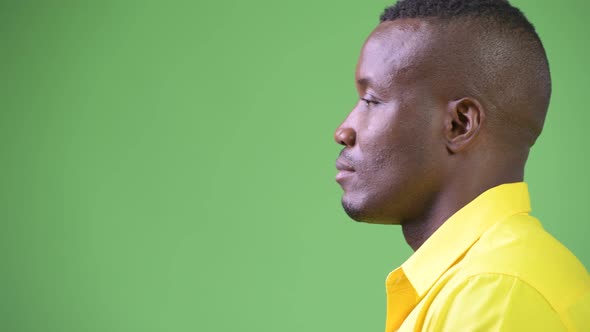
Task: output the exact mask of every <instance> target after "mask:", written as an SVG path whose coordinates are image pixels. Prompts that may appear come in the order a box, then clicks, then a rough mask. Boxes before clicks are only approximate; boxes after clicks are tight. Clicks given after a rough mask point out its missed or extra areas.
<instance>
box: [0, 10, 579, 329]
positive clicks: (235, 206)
mask: <svg viewBox="0 0 590 332" xmlns="http://www.w3.org/2000/svg"><path fill="white" fill-rule="evenodd" d="M391 4H392V2H390V1H382V0H363V1H330V0H328V1H312V0H299V1H271V0H252V1H237V0H225V1H202V0H199V1H126V0H116V1H115V0H111V1H106V0H105V1H10V2H9V1H3V2H2V4H0V41H1V43H2V47H1V52H0V59H1V61H0V73H1V75H0V85H1V87H0V152H1V163H0V165H1V166H0V204H1V205H0V211H1V213H2V216H1V221H0V225H1V230H0V262H1V264H2V268H1V271H0V294H1V295H0V331H7V332H81V331H85V332H134V331H137V332H156V331H157V332H184V331H187V332H188V331H191V332H194V331H202V332H212V331H255V332H264V331H268V332H276V331H282V332H288V331H298V332H299V331H312V332H313V331H340V332H343V331H381V330H383V328H384V324H385V287H384V284H385V277H386V276H387V274H388V273H389V272H390V271H391V270H393V269H394V268H396V267H397V266H398V265H399V264H401V263H402V262H403V261H404V260H405V259H406V258H407V257H409V256H410V254H411V253H412V252H411V250H410V248H409V247H408V245H407V244H406V243H405V241H404V239H403V236H402V234H401V229H400V228H399V227H397V226H393V227H387V226H377V225H366V224H360V223H356V222H353V221H351V220H350V219H349V218H348V217H347V216H346V215H345V213H344V212H343V211H342V208H341V205H340V197H341V193H342V192H341V189H340V186H339V185H338V184H336V182H335V181H334V176H335V175H336V169H335V167H334V161H335V159H336V157H337V155H338V153H339V151H340V149H341V147H340V146H338V145H337V144H336V143H334V140H333V133H334V130H335V129H336V127H337V126H338V124H339V123H340V122H341V121H342V120H343V119H344V117H345V116H346V114H347V113H348V112H349V111H350V110H351V109H352V107H353V105H354V104H355V103H356V102H357V100H358V96H357V94H356V90H355V88H354V69H355V65H356V61H357V57H358V55H359V52H360V48H361V46H362V43H363V41H364V40H365V38H366V37H367V35H368V34H369V32H371V31H372V29H373V28H374V27H375V26H376V25H377V23H378V17H379V15H380V14H381V11H382V10H383V9H384V8H385V7H386V6H388V5H391ZM513 4H515V5H516V6H518V7H520V8H521V9H522V10H523V11H524V12H525V14H526V15H527V16H528V18H529V19H530V20H531V21H532V22H533V24H534V25H535V26H536V28H537V30H538V32H539V34H540V36H541V38H542V40H543V42H544V44H545V47H546V48H547V52H548V56H549V59H550V64H551V70H552V74H553V98H552V101H551V106H550V110H549V115H548V118H547V122H546V127H545V130H544V133H543V134H542V136H541V138H540V139H539V140H538V141H537V144H536V145H535V146H534V148H533V150H532V153H531V155H530V159H529V162H528V164H527V173H526V181H527V182H528V183H529V187H530V191H531V195H532V205H533V213H532V214H533V215H534V216H536V217H538V218H539V219H540V220H541V222H542V223H543V225H544V227H545V228H546V229H548V230H549V232H551V233H552V234H553V235H554V236H555V237H557V238H558V239H559V240H560V241H562V242H563V243H564V244H565V245H566V246H567V247H569V248H570V249H571V250H572V251H573V252H574V253H575V254H576V255H577V256H578V257H579V259H580V260H581V261H582V262H583V263H584V264H585V266H586V267H590V241H589V240H588V235H589V234H590V218H589V214H588V207H589V205H590V194H589V188H590V175H589V173H590V159H589V155H590V148H589V146H590V138H589V137H590V136H589V133H590V127H589V126H590V107H589V106H588V103H587V102H588V98H589V92H588V90H589V87H590V67H589V65H590V62H589V57H588V54H589V53H590V46H589V42H590V39H589V38H588V32H590V23H589V20H588V12H589V10H590V5H589V3H588V2H587V1H582V0H571V1H555V0H553V1H548V0H515V1H513ZM548 268H551V267H548Z"/></svg>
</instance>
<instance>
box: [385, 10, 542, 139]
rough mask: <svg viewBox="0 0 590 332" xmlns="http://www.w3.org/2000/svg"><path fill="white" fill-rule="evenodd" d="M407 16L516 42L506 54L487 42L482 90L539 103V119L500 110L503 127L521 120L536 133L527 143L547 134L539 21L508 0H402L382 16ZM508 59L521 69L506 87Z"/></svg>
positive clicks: (482, 36)
mask: <svg viewBox="0 0 590 332" xmlns="http://www.w3.org/2000/svg"><path fill="white" fill-rule="evenodd" d="M403 19H423V20H425V21H429V22H430V23H432V24H434V25H439V26H440V27H444V26H447V25H448V26H453V25H455V24H457V25H458V26H459V27H460V30H465V31H472V32H473V33H474V34H475V35H477V36H478V38H480V39H485V38H486V37H490V36H497V37H498V40H504V41H505V42H506V45H511V46H509V48H510V49H512V51H513V52H514V53H511V54H502V52H503V50H501V49H498V48H497V45H499V44H497V43H489V45H486V46H484V47H485V48H486V49H487V51H486V52H487V54H488V56H489V58H488V59H486V61H485V64H486V66H485V67H486V68H487V69H488V71H487V72H484V75H483V77H484V79H486V80H487V81H482V82H483V84H484V86H483V87H482V89H483V90H486V89H487V90H490V89H491V90H496V91H503V92H505V94H504V95H505V97H504V99H506V101H509V99H507V97H508V95H510V94H511V93H512V94H514V93H516V94H517V95H518V100H516V99H512V100H510V101H509V103H510V102H511V103H512V105H524V104H519V102H526V103H528V105H529V106H534V108H535V109H536V111H537V112H539V113H540V114H541V115H542V116H541V117H540V118H539V120H531V119H528V118H527V119H525V118H523V119H522V120H519V119H517V115H518V113H514V112H510V111H507V110H506V111H500V112H496V113H498V114H497V115H498V116H497V117H496V120H497V125H498V126H505V125H506V124H511V123H512V124H515V125H516V127H517V129H518V130H519V131H520V132H527V133H530V135H529V138H528V139H527V141H528V142H529V143H530V144H529V145H530V146H532V145H533V144H534V141H535V140H536V138H537V137H538V135H539V134H540V133H541V130H542V127H543V121H544V118H545V114H546V112H547V108H548V106H549V99H550V96H551V74H550V70H549V61H548V59H547V53H546V51H545V48H544V46H543V43H542V42H541V39H540V38H539V35H538V34H537V32H536V30H535V27H534V26H533V24H532V23H531V22H530V21H529V20H528V19H527V18H526V17H525V15H524V14H523V13H522V11H521V10H520V9H518V8H516V7H514V6H512V5H511V4H510V3H509V2H508V0H399V1H398V2H397V3H395V4H394V5H392V6H389V7H387V8H385V10H384V11H383V13H382V14H381V16H380V23H384V22H387V21H396V20H403ZM453 31H456V30H452V29H451V30H449V32H450V33H453ZM442 33H445V32H442ZM488 40H493V38H491V39H490V38H488ZM507 62H510V63H511V66H512V67H513V69H515V68H517V67H519V68H520V69H518V70H519V72H518V73H508V74H509V75H511V76H512V77H513V79H512V84H511V85H509V86H504V88H502V87H501V85H502V84H504V82H502V81H497V80H496V79H495V78H494V77H495V76H496V75H502V73H504V74H506V72H505V68H506V67H507V65H508V64H507ZM503 68H504V69H503ZM514 71H515V72H516V69H515V70H514ZM532 95H538V96H541V97H540V98H537V99H536V100H537V101H538V102H536V103H534V105H533V103H532V101H531V100H529V99H531V98H525V97H528V96H532ZM523 108H524V106H523ZM490 120H491V121H493V119H490ZM523 128H526V129H525V130H523Z"/></svg>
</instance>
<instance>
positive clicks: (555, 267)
mask: <svg viewBox="0 0 590 332" xmlns="http://www.w3.org/2000/svg"><path fill="white" fill-rule="evenodd" d="M458 265H459V266H460V267H459V266H458V267H459V268H458V270H457V271H456V274H455V276H454V277H453V279H454V280H453V282H452V285H449V286H451V287H450V288H449V289H448V290H449V291H450V294H449V296H450V297H453V296H454V297H456V298H458V299H469V301H471V300H473V299H472V297H473V296H475V297H478V296H482V294H483V293H485V294H488V293H489V295H486V296H488V297H489V299H490V300H489V301H492V302H494V301H495V300H493V298H494V297H495V296H499V298H497V300H498V301H500V302H501V300H502V296H505V299H506V300H509V302H510V303H511V305H510V307H511V308H513V310H517V311H518V309H517V308H519V304H522V305H523V306H524V307H523V308H525V309H526V310H528V312H533V311H535V310H536V309H534V308H535V306H536V307H537V309H538V311H541V312H542V311H544V310H545V309H546V310H549V311H551V312H555V313H556V314H557V315H558V317H561V319H565V321H566V322H565V324H566V325H570V323H568V322H567V321H568V320H571V319H573V320H579V319H583V320H584V321H586V322H587V323H586V324H590V319H588V318H582V317H581V315H582V316H587V315H588V313H589V312H590V275H589V274H588V272H587V271H586V269H585V268H584V266H583V265H582V263H581V262H580V261H579V260H578V259H577V258H576V257H575V255H574V254H573V253H571V252H570V251H569V250H568V249H567V248H566V247H565V246H564V245H563V244H561V243H560V242H559V241H558V240H556V239H555V238H554V237H553V236H551V235H550V234H549V233H548V232H546V231H545V230H544V229H543V227H542V226H541V224H540V223H539V221H538V220H536V219H535V218H534V217H531V216H529V215H528V214H522V215H517V216H512V217H510V218H508V219H507V220H504V221H502V222H499V223H497V224H496V225H494V226H493V227H491V228H490V229H488V230H487V231H486V232H485V233H484V234H483V235H482V236H481V237H480V239H479V240H478V241H477V242H476V243H475V244H474V245H473V246H472V248H471V249H470V250H469V251H468V252H467V254H466V255H465V257H464V258H463V260H462V261H461V262H460V264H458ZM500 302H498V303H500ZM494 303H495V302H494ZM488 304H490V302H488ZM500 307H502V306H501V305H500ZM527 307H528V308H527ZM543 308H544V309H543ZM578 312H579V313H578ZM583 312H585V314H584V313H583ZM547 315H549V314H548V313H547ZM578 316H579V317H578ZM577 317H578V318H577ZM571 324H573V325H574V326H576V325H579V324H580V322H572V323H571Z"/></svg>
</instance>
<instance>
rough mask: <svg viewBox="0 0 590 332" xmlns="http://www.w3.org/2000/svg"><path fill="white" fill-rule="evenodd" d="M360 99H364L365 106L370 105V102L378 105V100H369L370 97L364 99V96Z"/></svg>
mask: <svg viewBox="0 0 590 332" xmlns="http://www.w3.org/2000/svg"><path fill="white" fill-rule="evenodd" d="M361 100H362V101H364V102H365V103H366V104H367V106H371V104H373V105H379V102H376V101H374V100H370V99H366V98H361Z"/></svg>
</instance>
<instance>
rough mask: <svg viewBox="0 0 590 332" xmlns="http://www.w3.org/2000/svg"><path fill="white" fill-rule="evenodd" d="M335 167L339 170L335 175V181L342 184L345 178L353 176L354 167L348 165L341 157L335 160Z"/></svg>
mask: <svg viewBox="0 0 590 332" xmlns="http://www.w3.org/2000/svg"><path fill="white" fill-rule="evenodd" d="M336 168H337V169H338V170H339V172H338V174H337V175H336V182H338V183H340V184H341V185H344V184H345V182H346V179H348V178H351V177H352V176H354V174H355V173H354V168H353V167H352V166H350V164H348V163H347V162H346V161H344V160H343V159H342V157H340V158H338V159H337V160H336Z"/></svg>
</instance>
